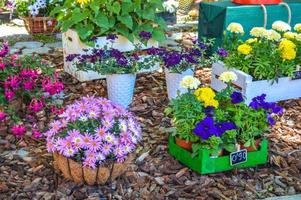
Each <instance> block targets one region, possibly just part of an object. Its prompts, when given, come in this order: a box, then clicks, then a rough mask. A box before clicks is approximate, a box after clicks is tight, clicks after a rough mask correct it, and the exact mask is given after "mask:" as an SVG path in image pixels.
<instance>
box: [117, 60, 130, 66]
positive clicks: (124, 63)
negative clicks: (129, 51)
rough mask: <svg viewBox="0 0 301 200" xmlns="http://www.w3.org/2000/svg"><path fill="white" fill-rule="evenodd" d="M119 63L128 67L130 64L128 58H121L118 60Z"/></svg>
mask: <svg viewBox="0 0 301 200" xmlns="http://www.w3.org/2000/svg"><path fill="white" fill-rule="evenodd" d="M117 63H118V65H124V66H125V65H127V64H128V61H127V59H126V58H120V59H117Z"/></svg>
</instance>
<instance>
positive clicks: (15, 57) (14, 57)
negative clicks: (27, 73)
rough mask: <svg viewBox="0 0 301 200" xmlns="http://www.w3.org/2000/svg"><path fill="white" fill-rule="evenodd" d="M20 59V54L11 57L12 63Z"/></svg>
mask: <svg viewBox="0 0 301 200" xmlns="http://www.w3.org/2000/svg"><path fill="white" fill-rule="evenodd" d="M18 58H19V55H18V54H13V55H12V56H11V59H12V61H16V60H18Z"/></svg>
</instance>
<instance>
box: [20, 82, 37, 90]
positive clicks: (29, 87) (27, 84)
mask: <svg viewBox="0 0 301 200" xmlns="http://www.w3.org/2000/svg"><path fill="white" fill-rule="evenodd" d="M34 87H35V82H34V81H33V80H29V81H26V82H24V83H23V88H24V90H27V91H28V90H32V89H34Z"/></svg>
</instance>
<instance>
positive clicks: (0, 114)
mask: <svg viewBox="0 0 301 200" xmlns="http://www.w3.org/2000/svg"><path fill="white" fill-rule="evenodd" d="M6 117H7V114H6V113H5V112H0V122H1V121H3V120H5V119H6Z"/></svg>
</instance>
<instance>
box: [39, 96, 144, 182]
mask: <svg viewBox="0 0 301 200" xmlns="http://www.w3.org/2000/svg"><path fill="white" fill-rule="evenodd" d="M49 128H50V129H49V130H48V131H47V132H45V133H44V135H45V136H46V138H47V139H46V141H47V149H48V151H49V152H51V153H53V155H54V161H55V162H56V164H57V167H58V169H59V170H61V171H62V173H63V175H64V177H65V178H67V179H69V180H72V181H74V182H76V183H78V184H81V183H87V184H89V185H94V184H105V183H106V182H107V181H108V180H114V179H115V178H117V177H118V176H120V175H121V174H122V173H123V172H125V171H126V169H127V167H128V165H129V164H130V163H131V161H132V160H133V152H134V150H135V148H136V145H137V144H138V142H139V140H140V139H141V128H140V125H139V123H138V122H137V121H136V119H135V118H134V117H133V115H132V114H131V113H129V112H128V111H126V110H125V109H124V108H122V107H121V106H119V105H117V104H114V103H112V102H111V101H109V100H107V99H105V98H100V97H94V96H87V97H82V98H81V99H80V100H77V101H75V102H74V103H73V104H71V105H68V106H67V107H66V109H65V112H64V113H63V114H62V115H60V117H59V119H58V120H55V121H53V122H52V123H50V125H49Z"/></svg>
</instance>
